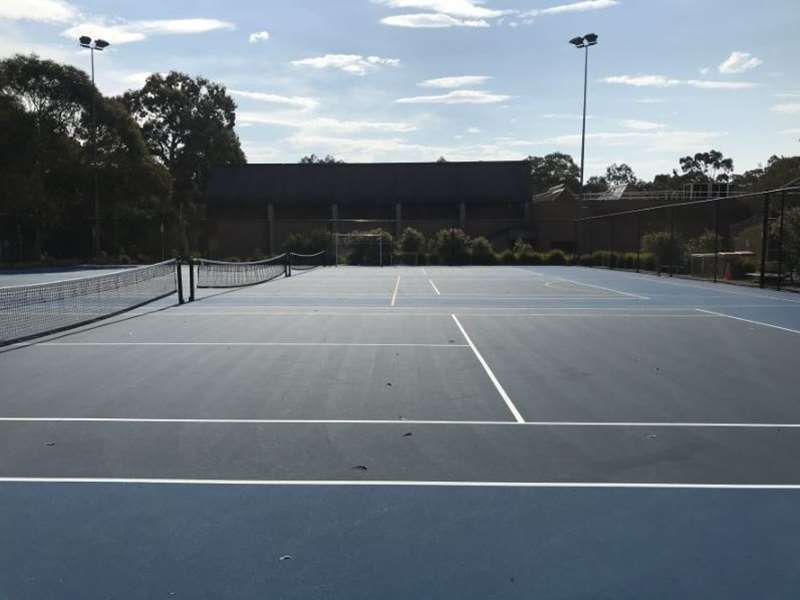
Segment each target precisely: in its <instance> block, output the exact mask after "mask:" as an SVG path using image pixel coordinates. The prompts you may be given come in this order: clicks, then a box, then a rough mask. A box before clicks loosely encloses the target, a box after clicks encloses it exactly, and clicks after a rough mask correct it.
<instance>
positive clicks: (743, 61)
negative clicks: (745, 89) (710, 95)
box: [719, 50, 764, 75]
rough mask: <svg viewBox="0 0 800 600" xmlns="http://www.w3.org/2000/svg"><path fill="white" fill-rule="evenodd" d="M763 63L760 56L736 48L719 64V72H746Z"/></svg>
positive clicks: (727, 73)
mask: <svg viewBox="0 0 800 600" xmlns="http://www.w3.org/2000/svg"><path fill="white" fill-rule="evenodd" d="M761 64H764V61H763V60H761V59H760V58H756V57H755V56H753V55H752V54H750V53H749V52H741V51H739V50H734V51H733V52H731V55H730V56H729V57H728V58H726V59H725V62H723V63H722V64H721V65H720V66H719V72H720V73H725V74H726V75H730V74H735V73H744V72H745V71H750V70H751V69H755V68H756V67H757V66H759V65H761Z"/></svg>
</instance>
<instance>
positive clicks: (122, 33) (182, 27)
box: [62, 19, 236, 44]
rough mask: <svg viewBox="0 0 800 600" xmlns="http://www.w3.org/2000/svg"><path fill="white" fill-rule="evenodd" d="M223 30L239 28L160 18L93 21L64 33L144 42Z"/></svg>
mask: <svg viewBox="0 0 800 600" xmlns="http://www.w3.org/2000/svg"><path fill="white" fill-rule="evenodd" d="M220 29H229V30H230V29H236V26H235V25H234V24H233V23H229V22H227V21H220V20H218V19H163V20H159V21H113V22H112V21H105V20H98V21H89V22H86V23H81V24H79V25H75V26H73V27H70V28H69V29H67V30H65V31H63V32H62V35H63V36H65V37H68V38H77V37H78V36H81V35H88V36H90V37H101V38H103V39H105V40H108V41H109V42H111V43H112V44H129V43H131V42H141V41H144V40H146V39H147V38H148V37H150V36H156V35H189V34H198V33H208V32H210V31H216V30H220Z"/></svg>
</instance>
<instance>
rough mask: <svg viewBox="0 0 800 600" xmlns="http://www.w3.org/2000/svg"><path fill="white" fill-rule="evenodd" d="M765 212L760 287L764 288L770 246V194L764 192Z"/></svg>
mask: <svg viewBox="0 0 800 600" xmlns="http://www.w3.org/2000/svg"><path fill="white" fill-rule="evenodd" d="M763 210H764V214H763V217H762V219H763V220H762V222H761V273H760V276H759V278H758V287H760V288H761V289H764V286H765V285H766V283H767V273H766V269H767V249H768V247H769V245H768V244H769V194H764V208H763Z"/></svg>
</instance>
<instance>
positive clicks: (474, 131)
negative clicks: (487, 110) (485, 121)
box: [467, 127, 481, 134]
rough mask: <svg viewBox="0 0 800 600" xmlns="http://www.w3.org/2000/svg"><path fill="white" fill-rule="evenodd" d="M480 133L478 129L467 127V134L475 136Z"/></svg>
mask: <svg viewBox="0 0 800 600" xmlns="http://www.w3.org/2000/svg"><path fill="white" fill-rule="evenodd" d="M480 132H481V129H480V127H467V133H472V134H476V133H480Z"/></svg>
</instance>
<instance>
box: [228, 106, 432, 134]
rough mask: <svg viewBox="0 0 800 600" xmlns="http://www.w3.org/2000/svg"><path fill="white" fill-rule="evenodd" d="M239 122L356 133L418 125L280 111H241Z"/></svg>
mask: <svg viewBox="0 0 800 600" xmlns="http://www.w3.org/2000/svg"><path fill="white" fill-rule="evenodd" d="M236 121H237V122H238V123H249V124H255V125H275V126H279V127H290V128H293V129H302V130H304V131H307V132H308V131H327V132H335V133H356V132H359V131H381V132H388V133H410V132H412V131H416V129H417V127H416V126H415V125H413V124H411V123H397V122H390V121H348V120H342V119H334V118H330V117H318V118H314V119H309V118H306V117H301V116H298V115H296V114H294V115H287V114H280V113H261V112H250V111H239V112H237V113H236Z"/></svg>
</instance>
